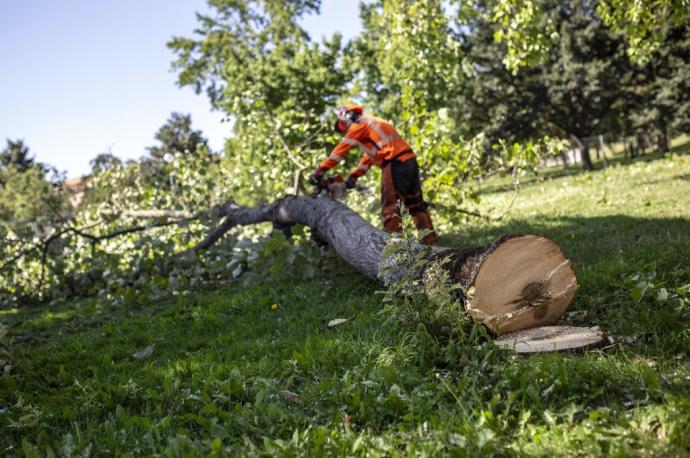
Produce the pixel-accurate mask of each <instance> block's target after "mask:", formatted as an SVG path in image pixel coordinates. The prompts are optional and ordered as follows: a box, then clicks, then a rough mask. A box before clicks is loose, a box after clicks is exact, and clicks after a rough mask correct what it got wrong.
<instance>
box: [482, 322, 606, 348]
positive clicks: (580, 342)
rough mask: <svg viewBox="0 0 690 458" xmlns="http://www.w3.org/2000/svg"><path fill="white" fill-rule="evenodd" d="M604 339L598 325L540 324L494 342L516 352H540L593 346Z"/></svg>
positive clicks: (599, 343)
mask: <svg viewBox="0 0 690 458" xmlns="http://www.w3.org/2000/svg"><path fill="white" fill-rule="evenodd" d="M604 341H605V339H604V336H603V333H602V332H601V330H600V329H599V326H594V327H591V328H588V327H576V326H542V327H539V328H532V329H525V330H523V331H518V332H513V333H510V334H506V335H505V336H502V337H501V338H500V339H497V340H495V341H494V343H495V344H496V345H497V346H499V347H501V348H507V349H509V350H514V351H515V352H516V353H542V352H549V351H562V350H575V349H580V348H587V347H593V346H597V345H601V344H602V343H604Z"/></svg>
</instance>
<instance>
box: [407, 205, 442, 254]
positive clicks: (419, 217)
mask: <svg viewBox="0 0 690 458" xmlns="http://www.w3.org/2000/svg"><path fill="white" fill-rule="evenodd" d="M412 220H413V221H414V225H415V227H416V228H417V229H418V230H422V229H428V230H430V231H431V232H429V233H428V234H427V235H425V236H424V237H422V239H421V240H420V242H422V243H423V244H425V245H437V244H438V235H436V231H435V230H434V225H433V224H432V223H431V216H429V213H428V212H427V211H426V210H422V211H416V212H414V213H412Z"/></svg>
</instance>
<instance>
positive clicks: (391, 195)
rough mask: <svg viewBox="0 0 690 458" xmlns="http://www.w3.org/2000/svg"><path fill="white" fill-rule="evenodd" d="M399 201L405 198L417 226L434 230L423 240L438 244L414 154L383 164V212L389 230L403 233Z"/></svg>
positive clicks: (428, 243) (429, 243)
mask: <svg viewBox="0 0 690 458" xmlns="http://www.w3.org/2000/svg"><path fill="white" fill-rule="evenodd" d="M399 201H402V202H403V204H404V205H405V208H407V211H408V212H409V213H410V216H412V221H413V222H414V225H415V227H416V228H417V229H419V230H421V229H428V230H429V231H431V232H430V233H428V234H427V235H425V236H424V237H422V239H421V240H420V241H421V242H422V243H424V244H426V245H436V244H437V243H438V235H437V234H436V232H435V231H434V225H433V223H432V222H431V216H429V212H428V205H427V203H426V202H424V199H423V198H422V187H421V181H420V178H419V166H418V165H417V160H416V158H414V157H413V158H409V159H407V160H405V161H398V160H392V161H387V162H385V163H384V164H382V170H381V214H382V216H383V227H384V230H385V231H386V232H402V218H401V214H400V205H399V203H398V202H399Z"/></svg>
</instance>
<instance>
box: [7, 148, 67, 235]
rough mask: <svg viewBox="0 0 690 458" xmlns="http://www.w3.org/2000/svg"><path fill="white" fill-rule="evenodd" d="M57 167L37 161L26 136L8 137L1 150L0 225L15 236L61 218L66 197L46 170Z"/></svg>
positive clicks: (25, 233) (40, 229)
mask: <svg viewBox="0 0 690 458" xmlns="http://www.w3.org/2000/svg"><path fill="white" fill-rule="evenodd" d="M50 170H52V171H53V173H54V174H57V172H56V171H55V169H53V168H51V167H48V166H46V165H45V164H42V163H40V162H35V160H34V158H33V157H32V156H31V155H30V154H29V148H28V146H26V145H25V144H24V141H23V140H17V141H11V140H7V147H6V148H5V149H4V150H3V151H2V152H1V153H0V226H2V227H3V229H4V230H5V231H9V232H10V233H12V234H14V235H15V236H30V235H34V234H37V233H40V232H43V231H44V230H48V228H49V227H50V225H51V224H52V223H53V222H54V221H55V220H56V219H59V218H60V215H59V212H60V211H61V210H62V209H63V208H64V204H65V202H64V199H63V198H62V197H61V196H60V195H59V194H58V192H57V191H56V189H55V186H54V184H53V183H51V181H50V180H49V179H48V178H47V176H46V174H47V173H48V172H49V171H50Z"/></svg>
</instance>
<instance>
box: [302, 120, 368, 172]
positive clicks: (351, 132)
mask: <svg viewBox="0 0 690 458" xmlns="http://www.w3.org/2000/svg"><path fill="white" fill-rule="evenodd" d="M365 132H366V128H365V127H364V125H360V124H355V125H353V126H352V127H350V129H348V131H347V134H345V137H343V139H342V140H341V141H340V143H338V145H337V146H336V147H335V148H333V151H332V152H331V155H330V156H328V158H327V159H326V160H325V161H323V162H322V163H321V164H319V167H318V168H317V169H316V171H315V173H316V174H317V175H323V174H324V173H325V172H326V171H327V170H330V169H332V168H333V167H335V166H336V165H338V163H339V162H340V161H342V160H343V158H344V157H345V155H346V154H347V152H348V151H350V150H351V149H352V147H354V146H358V145H360V142H359V140H360V138H361V137H362V135H363V134H364V133H365Z"/></svg>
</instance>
